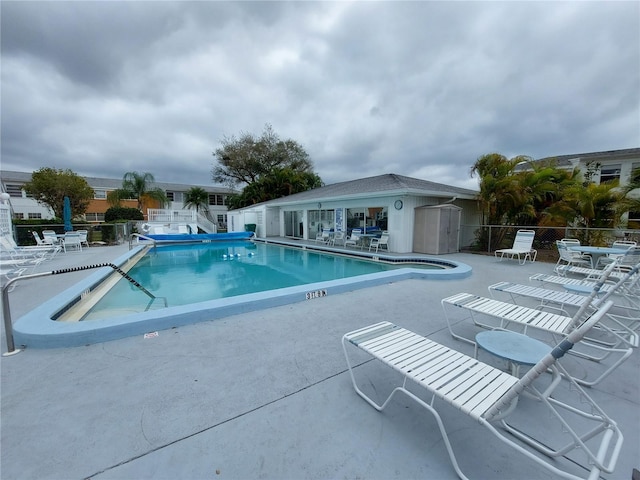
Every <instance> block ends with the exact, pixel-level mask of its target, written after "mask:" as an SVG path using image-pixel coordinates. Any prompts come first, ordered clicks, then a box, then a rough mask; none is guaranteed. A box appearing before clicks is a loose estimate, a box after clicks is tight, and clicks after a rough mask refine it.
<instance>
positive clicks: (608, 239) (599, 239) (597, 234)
mask: <svg viewBox="0 0 640 480" xmlns="http://www.w3.org/2000/svg"><path fill="white" fill-rule="evenodd" d="M460 228H461V232H460V238H465V239H473V240H472V241H471V243H470V244H469V245H461V250H462V251H467V252H477V253H493V252H494V251H496V250H498V249H500V248H510V247H511V246H512V245H513V240H514V238H515V236H516V232H517V231H518V230H520V229H525V230H533V231H535V232H536V236H535V239H534V241H533V248H535V249H536V250H538V258H539V259H541V260H545V261H556V260H557V259H558V250H557V248H556V240H561V239H563V238H577V239H578V240H580V243H581V244H582V245H594V246H602V247H604V246H610V245H611V244H612V243H613V242H615V241H616V240H631V241H635V242H638V243H639V244H640V230H633V229H631V230H624V229H611V228H583V227H531V226H528V225H508V226H505V225H461V227H460ZM463 243H464V242H463ZM467 243H468V241H467Z"/></svg>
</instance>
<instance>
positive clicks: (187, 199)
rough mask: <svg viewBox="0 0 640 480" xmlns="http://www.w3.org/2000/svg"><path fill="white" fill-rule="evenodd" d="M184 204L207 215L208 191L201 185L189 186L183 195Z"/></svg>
mask: <svg viewBox="0 0 640 480" xmlns="http://www.w3.org/2000/svg"><path fill="white" fill-rule="evenodd" d="M184 206H185V207H187V208H194V209H195V210H196V212H198V213H200V212H202V213H204V214H205V216H207V217H208V216H209V193H207V191H206V190H205V189H204V188H201V187H191V188H190V189H189V190H187V191H186V193H185V195H184Z"/></svg>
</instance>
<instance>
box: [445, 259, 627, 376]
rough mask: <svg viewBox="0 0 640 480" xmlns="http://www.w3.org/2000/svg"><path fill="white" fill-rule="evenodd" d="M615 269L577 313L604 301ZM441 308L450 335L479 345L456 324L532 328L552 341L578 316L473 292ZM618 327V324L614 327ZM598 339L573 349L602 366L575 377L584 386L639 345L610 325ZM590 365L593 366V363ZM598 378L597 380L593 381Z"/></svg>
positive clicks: (604, 326) (600, 329)
mask: <svg viewBox="0 0 640 480" xmlns="http://www.w3.org/2000/svg"><path fill="white" fill-rule="evenodd" d="M611 269H612V266H610V267H607V270H606V271H605V273H604V274H603V275H602V277H601V279H600V281H599V282H598V283H597V284H596V286H595V287H594V288H593V290H592V292H591V293H590V295H589V296H588V297H585V299H586V300H585V301H584V303H583V304H582V305H581V307H580V309H579V310H578V312H580V311H582V310H583V309H587V310H588V311H589V310H594V309H595V308H597V306H598V305H599V304H600V303H602V301H598V300H596V298H597V296H598V293H599V290H600V286H601V285H602V284H603V283H604V282H605V281H606V278H607V275H608V273H610V271H611ZM441 303H442V309H443V311H444V315H445V318H446V321H447V326H448V328H449V332H450V333H451V336H452V337H453V338H455V339H457V340H462V341H464V342H467V343H470V344H472V345H474V346H476V341H475V334H476V333H477V331H475V329H473V330H474V331H473V332H472V333H471V334H467V335H466V336H465V335H463V334H462V333H461V330H462V329H461V328H459V329H458V332H456V331H454V325H456V326H459V325H463V326H468V325H470V324H472V325H474V326H476V327H480V328H482V329H488V330H513V331H520V332H521V333H524V334H525V335H526V334H528V332H529V331H530V329H535V331H536V332H537V333H538V334H539V333H545V334H550V336H551V339H550V341H551V342H554V343H555V342H557V341H558V339H560V338H562V337H564V336H566V335H567V334H568V333H569V332H571V331H572V329H573V328H575V326H576V324H577V322H578V321H579V317H577V315H578V313H576V314H575V315H574V316H573V317H571V316H569V315H564V314H560V313H556V312H549V311H545V310H540V309H538V308H533V307H527V306H522V305H516V304H513V303H509V302H503V301H500V300H495V299H493V298H487V297H482V296H480V295H475V294H471V293H466V292H463V293H458V294H456V295H452V296H450V297H447V298H444V299H442V302H441ZM454 308H455V309H460V310H462V311H463V312H464V313H465V315H466V316H465V317H464V318H462V319H459V318H458V319H452V318H451V317H450V313H449V310H450V309H454ZM469 320H470V321H469ZM614 326H617V325H614ZM597 334H598V336H597V338H595V339H594V338H592V337H590V338H589V339H588V340H589V341H586V340H585V341H583V342H581V345H580V348H577V349H574V350H572V352H571V353H572V354H573V355H575V356H578V357H580V358H584V359H586V360H589V361H591V362H594V363H595V364H600V365H601V366H600V367H598V369H595V368H589V369H587V370H588V373H587V375H588V377H589V379H587V378H576V381H577V382H578V383H580V384H582V385H586V386H593V385H596V384H598V383H600V382H601V381H602V380H603V379H604V378H606V377H607V376H608V375H609V374H610V373H611V372H612V371H613V370H615V369H616V368H617V367H618V366H619V365H621V364H622V363H623V362H624V361H626V360H627V359H628V358H629V356H631V354H632V353H633V350H634V348H636V347H637V344H638V335H637V333H636V332H634V331H632V330H630V329H626V330H624V331H623V329H622V328H620V329H615V328H613V327H612V326H610V325H607V324H605V323H604V322H601V323H600V324H598V332H597ZM591 365H594V364H593V363H592V364H591ZM593 377H595V378H593Z"/></svg>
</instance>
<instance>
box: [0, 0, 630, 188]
mask: <svg viewBox="0 0 640 480" xmlns="http://www.w3.org/2000/svg"><path fill="white" fill-rule="evenodd" d="M1 8H2V12H1V13H2V17H1V21H2V25H1V26H2V31H1V35H2V87H1V88H2V92H1V93H2V105H1V109H2V127H1V128H2V131H1V135H2V168H3V169H18V170H27V171H30V170H35V169H37V168H40V167H43V166H53V167H57V168H71V169H72V170H74V171H77V172H78V173H81V174H86V175H94V176H112V177H116V178H119V177H121V176H122V175H123V174H124V173H125V172H127V171H131V170H137V171H149V172H151V173H153V174H154V175H155V177H156V179H158V180H166V181H171V180H173V181H180V182H189V183H196V184H209V183H211V177H210V171H211V168H212V166H213V161H214V158H213V156H212V152H213V151H214V150H215V149H216V148H217V147H218V146H219V145H220V140H222V138H223V137H224V136H231V135H238V134H240V133H241V132H251V133H254V134H256V135H259V134H260V133H261V132H262V129H263V128H264V125H265V124H266V123H270V124H271V125H273V128H274V130H275V131H276V133H278V134H279V135H280V136H281V137H282V138H292V139H294V140H296V141H298V142H299V143H301V144H302V145H303V146H304V147H305V149H306V150H307V151H308V152H309V154H310V155H311V157H312V159H313V161H314V162H315V167H316V171H317V172H318V173H319V174H320V176H321V177H322V178H323V180H324V181H325V182H327V183H333V182H337V181H343V180H349V179H353V178H358V177H363V176H368V175H378V174H381V173H389V172H393V173H399V174H403V175H410V176H416V177H419V178H425V179H429V180H433V181H439V182H443V183H449V184H452V185H459V186H466V187H471V188H473V187H474V186H475V184H476V181H475V180H474V179H471V178H470V177H469V174H468V172H469V170H470V168H471V165H472V164H473V162H474V161H475V160H476V158H477V157H479V156H480V155H483V154H485V153H489V152H494V151H497V152H500V153H503V154H505V155H507V156H514V155H519V154H523V155H531V156H533V157H543V156H548V155H556V154H558V155H560V154H567V153H580V152H589V151H599V150H610V149H618V148H631V147H637V146H638V145H639V143H640V141H639V135H638V134H639V132H640V20H639V18H640V7H639V4H638V3H637V2H566V3H565V2H552V3H549V2H353V3H351V2H291V3H289V2H14V1H5V2H2V5H1Z"/></svg>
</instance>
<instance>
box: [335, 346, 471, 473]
mask: <svg viewBox="0 0 640 480" xmlns="http://www.w3.org/2000/svg"><path fill="white" fill-rule="evenodd" d="M342 349H343V351H344V356H345V358H346V360H347V367H348V369H349V375H350V376H351V383H352V384H353V388H354V389H355V391H356V393H357V394H358V395H359V396H360V397H362V398H363V399H364V401H365V402H367V403H368V404H369V405H371V406H372V407H373V408H375V409H376V410H378V411H379V412H381V411H382V410H384V408H385V407H386V406H387V405H388V404H389V401H390V400H391V398H392V397H393V396H394V395H395V394H396V393H404V394H405V395H406V396H408V397H409V398H412V399H413V400H415V401H416V403H418V404H419V405H422V406H423V407H424V408H425V409H427V411H429V412H430V413H431V414H432V415H433V417H434V418H435V420H436V423H437V424H438V428H439V429H440V435H441V436H442V440H444V445H445V447H446V449H447V453H448V454H449V460H450V461H451V465H452V466H453V469H454V470H455V471H456V474H457V475H458V477H460V478H461V479H462V480H469V478H468V477H467V476H466V475H465V474H464V473H462V470H461V469H460V466H459V465H458V461H457V459H456V455H455V453H454V451H453V447H452V446H451V442H449V436H448V435H447V431H446V429H445V428H444V423H443V421H442V418H441V417H440V414H439V413H438V412H437V411H436V410H435V409H434V408H433V407H432V406H431V405H429V404H428V403H426V402H425V401H424V400H422V399H421V398H419V397H417V396H416V395H414V394H413V393H411V392H410V391H409V390H407V389H406V388H405V384H406V382H407V377H404V381H403V384H402V386H399V387H396V388H394V389H393V391H392V392H391V393H390V394H389V396H388V397H387V399H386V400H385V401H384V403H383V404H382V405H378V404H377V403H376V402H374V401H373V400H372V399H371V398H370V397H369V396H367V395H366V394H365V393H364V392H363V391H362V390H360V389H359V388H358V384H357V383H356V378H355V376H354V374H353V367H352V366H351V362H350V361H349V355H348V354H347V345H346V343H345V340H344V339H343V340H342ZM434 398H435V397H434ZM432 402H433V398H432Z"/></svg>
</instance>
